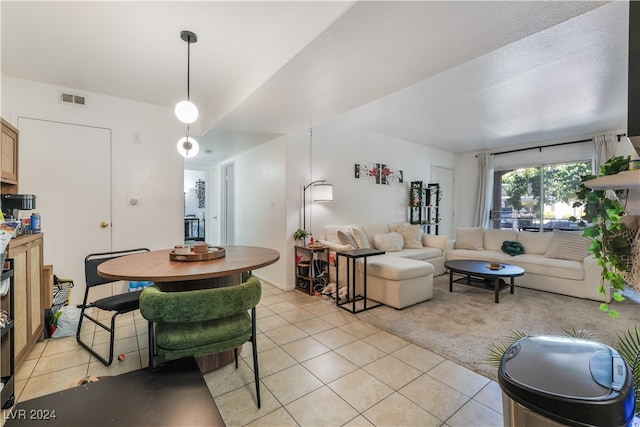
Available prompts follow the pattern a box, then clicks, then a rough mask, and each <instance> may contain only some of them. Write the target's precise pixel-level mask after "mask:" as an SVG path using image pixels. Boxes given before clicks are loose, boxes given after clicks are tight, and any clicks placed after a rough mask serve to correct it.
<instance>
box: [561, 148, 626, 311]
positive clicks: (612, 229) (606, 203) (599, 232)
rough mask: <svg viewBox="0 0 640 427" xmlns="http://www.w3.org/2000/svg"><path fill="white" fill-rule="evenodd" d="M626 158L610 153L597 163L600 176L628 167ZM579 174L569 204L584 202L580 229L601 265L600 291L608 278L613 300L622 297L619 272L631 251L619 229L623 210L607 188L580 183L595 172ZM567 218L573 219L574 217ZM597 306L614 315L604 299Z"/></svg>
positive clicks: (582, 203)
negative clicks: (609, 155)
mask: <svg viewBox="0 0 640 427" xmlns="http://www.w3.org/2000/svg"><path fill="white" fill-rule="evenodd" d="M629 159H630V157H629V156H627V157H623V156H618V157H613V158H612V159H610V160H609V161H607V162H606V163H605V164H604V165H602V166H601V167H600V172H601V173H600V176H603V175H613V174H616V173H618V172H621V171H626V170H628V169H629ZM581 178H582V184H581V185H580V188H579V189H578V191H576V194H577V195H578V199H579V201H577V202H575V203H574V204H573V207H581V206H584V210H583V214H582V218H581V220H584V221H587V222H588V223H589V226H588V227H587V228H585V230H584V236H585V237H590V238H591V239H592V243H591V247H590V248H589V251H590V252H591V253H593V255H594V256H595V257H596V259H597V260H598V264H599V265H600V266H601V267H602V284H601V286H600V292H601V293H605V291H606V290H605V287H604V284H605V283H607V282H610V283H611V285H612V286H613V288H614V294H613V298H614V300H615V301H622V300H624V297H623V296H622V291H623V290H624V288H625V280H624V277H623V275H622V274H621V272H624V271H626V269H627V259H628V257H629V256H630V255H631V242H630V241H629V240H628V239H626V238H625V237H624V236H623V233H622V232H623V231H625V230H626V226H625V224H624V222H623V221H621V219H622V217H623V216H624V214H625V209H624V206H623V205H622V204H621V203H620V202H619V201H618V200H616V199H611V198H609V197H607V192H608V191H611V190H592V189H590V188H588V187H586V186H585V185H584V182H585V181H588V180H590V179H593V178H597V177H596V176H594V175H587V176H583V177H581ZM625 191H627V190H618V191H616V193H618V192H625ZM570 219H571V220H573V221H575V220H576V218H575V217H571V218H570ZM581 225H582V224H581ZM600 309H601V310H602V311H604V312H608V313H609V314H610V315H611V316H612V317H618V312H617V310H609V306H608V304H607V303H602V304H601V305H600Z"/></svg>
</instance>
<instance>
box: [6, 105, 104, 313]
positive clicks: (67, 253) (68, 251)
mask: <svg viewBox="0 0 640 427" xmlns="http://www.w3.org/2000/svg"><path fill="white" fill-rule="evenodd" d="M18 130H19V131H20V140H19V144H20V145H19V150H20V151H19V162H20V166H19V173H20V187H19V191H20V193H22V194H34V195H35V196H36V211H38V212H39V213H40V215H41V217H42V232H43V233H44V263H45V264H52V265H53V271H54V273H55V274H56V275H57V276H59V277H64V278H70V279H73V280H74V283H75V285H76V286H75V288H74V290H73V291H72V292H71V302H72V303H73V304H75V303H80V302H81V301H82V295H83V294H84V257H85V256H86V255H87V254H89V253H92V252H106V251H110V250H111V238H112V236H111V130H109V129H105V128H98V127H90V126H78V125H74V124H70V123H60V122H53V121H45V120H38V119H32V118H24V117H20V118H19V119H18Z"/></svg>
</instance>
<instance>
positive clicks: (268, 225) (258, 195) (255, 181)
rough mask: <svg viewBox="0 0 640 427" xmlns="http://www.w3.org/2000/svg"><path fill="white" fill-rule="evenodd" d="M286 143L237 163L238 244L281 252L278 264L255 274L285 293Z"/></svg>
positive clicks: (273, 143)
mask: <svg viewBox="0 0 640 427" xmlns="http://www.w3.org/2000/svg"><path fill="white" fill-rule="evenodd" d="M286 142H287V137H286V136H283V137H281V138H278V139H275V140H273V141H271V142H268V143H266V144H263V145H261V146H259V147H258V148H255V149H253V150H250V151H247V152H245V153H243V154H241V155H239V156H237V157H236V158H235V159H234V170H235V201H236V206H235V210H236V221H235V244H237V245H247V246H260V247H266V248H271V249H275V250H276V251H278V252H279V253H280V260H279V261H277V262H276V263H274V264H272V265H270V266H267V267H263V268H260V269H257V270H255V271H254V274H256V275H257V276H258V277H260V278H262V279H264V280H266V281H268V282H270V283H273V284H274V285H276V286H278V287H281V288H283V289H284V288H286V283H287V278H286V275H287V273H286V272H287V266H288V265H289V264H287V260H286V253H287V240H286V235H287V230H286V221H287V216H286V212H287V202H286V167H285V165H286V163H285V162H286V158H287V153H286ZM291 269H293V267H291Z"/></svg>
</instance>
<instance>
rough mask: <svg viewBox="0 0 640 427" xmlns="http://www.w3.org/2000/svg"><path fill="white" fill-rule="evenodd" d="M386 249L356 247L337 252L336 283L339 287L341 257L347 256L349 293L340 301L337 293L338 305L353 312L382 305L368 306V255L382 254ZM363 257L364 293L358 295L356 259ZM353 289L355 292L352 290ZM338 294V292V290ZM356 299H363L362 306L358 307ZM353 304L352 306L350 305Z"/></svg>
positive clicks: (347, 285)
mask: <svg viewBox="0 0 640 427" xmlns="http://www.w3.org/2000/svg"><path fill="white" fill-rule="evenodd" d="M382 254H384V251H380V250H378V249H354V250H352V251H343V252H336V283H337V284H338V287H339V283H340V281H339V275H340V273H339V271H340V261H339V260H340V257H345V258H347V282H346V287H347V295H346V299H345V300H344V301H342V302H340V298H339V297H338V295H336V306H338V307H340V308H342V309H343V310H346V311H349V312H350V313H352V314H356V313H360V312H361V311H365V310H369V309H370V308H376V307H379V306H381V305H382V304H381V303H376V305H370V306H368V307H367V257H370V256H373V255H382ZM358 258H362V262H363V273H364V276H363V279H362V292H363V295H357V293H356V260H357V259H358ZM352 289H353V292H352ZM336 294H337V292H336ZM356 301H362V307H361V308H356ZM348 305H351V308H349V307H348Z"/></svg>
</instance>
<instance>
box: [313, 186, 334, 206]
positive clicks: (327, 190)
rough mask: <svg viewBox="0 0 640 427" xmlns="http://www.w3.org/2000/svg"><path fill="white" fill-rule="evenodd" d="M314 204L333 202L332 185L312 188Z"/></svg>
mask: <svg viewBox="0 0 640 427" xmlns="http://www.w3.org/2000/svg"><path fill="white" fill-rule="evenodd" d="M313 201H314V202H331V201H333V185H331V184H316V185H314V186H313Z"/></svg>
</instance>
